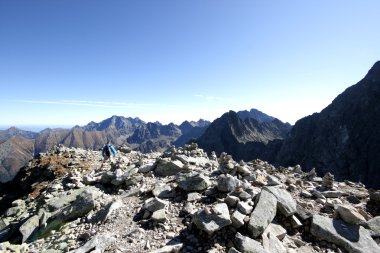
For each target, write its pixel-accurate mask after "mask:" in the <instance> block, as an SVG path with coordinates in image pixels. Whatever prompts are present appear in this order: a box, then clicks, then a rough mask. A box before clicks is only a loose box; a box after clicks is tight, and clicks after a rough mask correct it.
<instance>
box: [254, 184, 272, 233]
mask: <svg viewBox="0 0 380 253" xmlns="http://www.w3.org/2000/svg"><path fill="white" fill-rule="evenodd" d="M276 208H277V199H276V197H275V196H274V195H273V194H272V193H270V192H268V191H264V190H263V191H261V193H260V195H259V196H258V201H257V204H256V207H255V209H254V210H253V212H252V213H251V216H250V219H249V224H248V231H249V233H250V234H251V236H252V237H254V238H256V237H258V236H259V235H261V234H262V233H263V232H264V230H265V229H266V228H267V227H268V225H269V224H270V223H271V222H272V220H273V219H274V217H275V216H276Z"/></svg>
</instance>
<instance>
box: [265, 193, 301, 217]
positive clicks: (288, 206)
mask: <svg viewBox="0 0 380 253" xmlns="http://www.w3.org/2000/svg"><path fill="white" fill-rule="evenodd" d="M264 190H266V191H268V192H270V193H272V194H273V195H274V196H275V197H276V198H277V209H278V211H280V212H281V213H282V214H283V215H284V216H285V217H289V216H291V215H293V214H294V213H295V212H296V211H297V203H296V201H295V200H294V199H293V197H292V195H291V194H290V193H289V192H288V191H287V190H284V189H281V188H279V187H275V186H266V187H264Z"/></svg>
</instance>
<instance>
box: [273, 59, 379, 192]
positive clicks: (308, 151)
mask: <svg viewBox="0 0 380 253" xmlns="http://www.w3.org/2000/svg"><path fill="white" fill-rule="evenodd" d="M379 154H380V62H377V63H376V64H375V65H374V66H373V67H372V68H371V70H370V71H369V72H368V74H367V75H366V76H365V78H364V79H362V80H361V81H360V82H358V83H357V84H355V85H353V86H351V87H349V88H347V89H346V90H345V91H344V92H343V93H342V94H340V95H339V96H338V97H337V98H335V99H334V101H333V102H332V103H331V104H330V105H329V106H327V107H326V108H325V109H324V110H322V111H321V112H320V113H314V114H313V115H311V116H308V117H305V118H303V119H301V120H299V121H297V123H296V124H295V126H294V127H293V128H292V130H291V132H290V133H289V136H288V137H287V138H286V140H285V142H284V143H283V145H282V147H281V150H280V151H279V154H278V156H277V162H278V164H281V165H285V166H287V165H295V164H300V165H301V166H302V167H304V169H306V170H309V169H311V168H313V167H315V168H317V173H318V174H320V175H323V174H325V173H326V172H328V171H331V172H332V173H333V174H334V175H335V177H336V178H337V179H339V180H343V179H349V180H353V181H360V182H362V183H365V184H366V185H367V186H368V187H376V188H379V187H380V171H379V169H380V156H379Z"/></svg>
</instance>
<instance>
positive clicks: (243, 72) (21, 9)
mask: <svg viewBox="0 0 380 253" xmlns="http://www.w3.org/2000/svg"><path fill="white" fill-rule="evenodd" d="M378 10H380V1H378V0H373V1H369V0H362V1H356V0H355V1H354V0H352V1H350V0H333V1H331V0H328V1H327V0H318V1H304V0H298V1H293V0H289V1H273V0H265V1H264V0H262V1H253V0H250V1H244V0H239V1H232V0H229V1H225V0H194V1H178V0H176V1H174V0H173V1H172V0H150V1H145V0H139V1H124V0H113V1H96V0H91V1H78V0H65V1H58V0H57V1H51V0H38V1H37V0H36V1H26V0H25V1H18V0H3V1H0V85H1V94H0V106H1V108H2V113H1V117H0V125H8V126H9V125H17V126H21V125H75V124H79V125H84V124H87V123H88V122H90V121H92V120H93V121H95V122H99V121H101V120H103V119H105V118H108V117H110V116H112V115H121V116H126V117H129V116H131V117H139V118H141V119H143V120H145V121H156V120H158V121H161V122H163V123H169V122H174V123H180V122H182V121H183V120H186V119H187V120H198V119H199V118H204V119H207V120H213V119H215V118H217V117H219V116H221V115H222V114H223V113H224V112H226V111H228V110H235V111H238V110H246V109H250V108H257V109H259V110H261V111H263V112H265V113H267V114H269V115H272V116H275V117H278V118H279V119H281V120H282V121H287V122H290V123H292V124H293V123H294V122H295V121H296V120H298V119H300V118H302V117H304V116H307V115H309V114H312V113H314V112H319V111H320V110H322V109H323V108H324V107H326V106H327V105H328V104H329V103H330V102H331V101H332V100H333V99H334V98H335V97H336V96H337V95H338V94H339V93H341V92H343V91H344V90H345V89H346V88H347V87H349V86H351V85H353V84H355V83H357V82H358V81H359V80H360V79H361V78H363V77H364V75H365V74H366V73H367V71H368V70H369V68H370V67H371V66H372V65H373V64H374V63H375V62H376V61H377V60H379V58H380V57H379V56H380V46H379V45H380V33H379V32H378V31H379V24H380V15H378Z"/></svg>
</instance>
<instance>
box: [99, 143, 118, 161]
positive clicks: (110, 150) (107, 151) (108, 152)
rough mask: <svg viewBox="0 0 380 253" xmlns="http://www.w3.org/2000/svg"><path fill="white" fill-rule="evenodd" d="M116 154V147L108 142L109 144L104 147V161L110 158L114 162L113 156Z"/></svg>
mask: <svg viewBox="0 0 380 253" xmlns="http://www.w3.org/2000/svg"><path fill="white" fill-rule="evenodd" d="M115 155H116V149H115V148H114V146H112V144H111V143H110V142H107V144H106V145H104V147H103V148H102V156H103V157H104V161H106V160H108V159H109V160H110V161H111V162H112V157H113V156H115Z"/></svg>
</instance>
